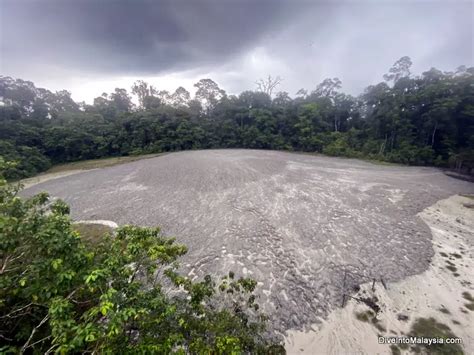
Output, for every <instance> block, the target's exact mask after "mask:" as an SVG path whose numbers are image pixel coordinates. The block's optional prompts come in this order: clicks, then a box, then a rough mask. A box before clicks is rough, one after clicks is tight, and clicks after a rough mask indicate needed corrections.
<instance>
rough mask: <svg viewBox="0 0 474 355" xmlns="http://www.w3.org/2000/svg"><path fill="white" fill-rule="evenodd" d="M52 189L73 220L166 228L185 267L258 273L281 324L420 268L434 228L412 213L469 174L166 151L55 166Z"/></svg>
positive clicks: (253, 153)
mask: <svg viewBox="0 0 474 355" xmlns="http://www.w3.org/2000/svg"><path fill="white" fill-rule="evenodd" d="M39 191H48V192H49V193H50V194H51V195H52V196H54V197H59V198H62V199H64V200H65V201H66V202H67V203H69V204H70V205H71V211H72V216H73V218H74V219H75V220H94V219H100V220H112V221H115V222H117V223H118V224H138V225H148V226H155V225H159V226H161V227H162V228H163V231H164V233H165V234H166V235H171V236H176V237H177V239H178V241H180V242H183V243H186V244H187V245H188V247H189V253H188V255H187V256H186V257H185V258H184V260H183V263H182V265H183V271H184V272H185V273H187V274H188V275H189V276H190V277H191V278H198V277H202V276H204V275H205V274H207V273H211V274H223V273H226V272H227V271H229V270H233V271H234V272H235V273H236V274H237V275H242V276H251V277H253V278H254V279H256V280H258V281H259V288H258V289H259V293H260V295H261V299H260V304H261V306H263V308H264V310H265V311H266V312H267V313H268V314H269V315H270V316H271V320H272V326H273V329H275V330H276V331H278V332H281V333H283V332H284V331H285V330H287V329H290V328H293V329H294V328H296V329H302V328H304V327H305V326H308V325H310V324H313V323H316V322H318V321H320V320H321V319H323V318H326V316H327V314H328V312H329V310H330V309H331V308H333V307H334V306H337V304H338V303H340V300H341V293H342V292H343V291H342V287H343V285H342V284H343V278H344V276H343V275H344V274H346V280H345V284H346V285H345V288H346V289H347V287H348V286H350V285H356V284H360V283H364V282H367V281H369V280H371V279H372V278H373V277H377V278H380V277H382V278H384V279H385V280H386V281H387V282H390V281H397V280H401V279H403V278H405V277H407V276H409V275H414V274H418V273H420V272H422V271H424V270H426V269H427V267H428V265H429V261H430V259H431V257H432V256H433V254H434V251H433V248H432V243H431V234H430V230H429V228H428V227H427V226H426V224H425V223H424V222H423V221H422V220H421V219H420V218H419V217H418V216H416V214H417V213H418V212H421V211H422V210H423V209H424V208H426V207H428V206H430V205H433V204H434V203H435V202H436V201H438V200H440V199H443V198H446V197H448V196H451V195H453V194H457V193H474V185H473V184H472V183H469V182H465V181H460V180H456V179H454V178H451V177H448V176H446V175H444V174H443V173H442V172H441V171H439V170H437V169H434V168H419V167H403V166H392V165H377V164H372V163H368V162H364V161H359V160H353V159H340V158H329V157H323V156H314V155H303V154H293V153H285V152H275V151H259V150H205V151H188V152H180V153H173V154H169V155H165V156H161V157H157V158H152V159H147V160H141V161H136V162H133V163H128V164H123V165H118V166H113V167H109V168H104V169H97V170H91V171H87V172H83V173H78V174H74V175H70V176H66V177H61V178H57V179H55V180H50V181H47V182H44V183H40V184H37V185H35V186H32V187H30V188H28V189H26V190H25V191H24V193H25V194H32V193H36V192H39Z"/></svg>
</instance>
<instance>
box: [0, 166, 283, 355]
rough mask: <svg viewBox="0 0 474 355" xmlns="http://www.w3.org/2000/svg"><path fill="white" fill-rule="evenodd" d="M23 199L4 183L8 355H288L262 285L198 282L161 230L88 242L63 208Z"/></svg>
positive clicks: (0, 223) (1, 214)
mask: <svg viewBox="0 0 474 355" xmlns="http://www.w3.org/2000/svg"><path fill="white" fill-rule="evenodd" d="M7 165H9V164H5V162H4V161H3V160H0V169H1V170H4V169H5V168H6V167H7ZM17 192H18V187H14V186H12V185H7V184H6V182H5V180H4V179H3V178H0V267H1V269H0V285H1V287H0V301H1V302H0V319H1V320H2V321H1V322H0V336H1V338H2V345H0V351H1V352H2V353H4V352H6V353H8V352H12V353H17V352H32V353H46V352H58V353H64V352H78V353H84V352H98V353H170V352H182V353H240V352H245V353H254V352H256V353H269V352H270V353H282V352H283V350H282V348H281V346H279V345H278V344H275V343H272V342H271V341H269V340H267V338H265V337H263V331H264V321H265V318H264V316H263V315H262V314H261V313H260V312H259V308H258V304H257V303H256V297H255V295H254V294H253V291H254V290H255V287H256V284H257V283H256V281H254V280H251V279H246V278H239V279H237V278H235V276H234V274H233V273H229V274H228V275H226V276H224V277H223V278H222V279H221V281H220V282H219V283H216V282H215V281H214V280H213V279H212V278H211V277H210V276H206V277H205V278H204V280H202V281H199V282H192V281H190V280H189V279H188V278H187V277H183V276H181V275H180V274H179V273H178V272H177V263H176V261H177V260H178V258H179V257H180V256H182V255H183V254H185V253H186V250H187V249H186V247H185V246H184V245H181V244H177V243H175V241H174V239H172V238H166V237H163V236H162V235H161V233H160V230H159V228H141V227H135V226H124V227H122V228H120V229H118V230H117V231H116V233H115V236H114V237H113V238H111V237H109V236H104V237H103V238H102V239H99V240H96V239H92V240H88V241H86V240H84V239H82V238H81V236H80V235H79V234H78V233H77V232H76V231H74V228H73V225H72V224H71V220H70V218H69V215H68V213H69V208H68V206H67V205H66V204H65V203H64V202H62V201H55V202H53V203H50V202H49V197H48V196H47V194H45V193H42V194H39V195H36V196H34V197H32V198H29V199H26V200H23V199H21V198H19V197H18V196H17Z"/></svg>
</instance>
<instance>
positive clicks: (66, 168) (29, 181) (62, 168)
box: [20, 153, 168, 188]
mask: <svg viewBox="0 0 474 355" xmlns="http://www.w3.org/2000/svg"><path fill="white" fill-rule="evenodd" d="M165 154H168V153H156V154H144V155H129V156H124V157H113V158H102V159H92V160H81V161H75V162H71V163H66V164H59V165H55V166H53V167H52V168H50V169H49V170H46V171H44V172H42V173H40V174H38V175H35V176H33V177H29V178H26V179H22V180H21V181H20V183H22V184H23V185H24V186H25V187H26V188H27V187H30V186H33V185H36V184H38V183H41V182H45V181H48V180H50V179H54V178H56V177H60V176H62V174H69V173H72V174H74V172H78V171H81V170H91V169H98V168H106V167H109V166H114V165H119V164H125V163H131V162H134V161H137V160H142V159H149V158H154V157H158V156H161V155H165Z"/></svg>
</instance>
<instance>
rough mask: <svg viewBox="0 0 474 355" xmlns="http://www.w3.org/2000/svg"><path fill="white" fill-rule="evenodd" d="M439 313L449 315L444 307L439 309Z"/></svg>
mask: <svg viewBox="0 0 474 355" xmlns="http://www.w3.org/2000/svg"><path fill="white" fill-rule="evenodd" d="M439 311H440V312H441V313H444V314H451V312H450V311H449V310H448V309H447V308H446V307H441V308H440V309H439Z"/></svg>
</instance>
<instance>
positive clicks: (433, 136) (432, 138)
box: [431, 121, 438, 148]
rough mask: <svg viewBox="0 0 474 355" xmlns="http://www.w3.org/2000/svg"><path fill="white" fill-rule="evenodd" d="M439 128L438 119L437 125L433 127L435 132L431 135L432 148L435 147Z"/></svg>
mask: <svg viewBox="0 0 474 355" xmlns="http://www.w3.org/2000/svg"><path fill="white" fill-rule="evenodd" d="M437 129H438V122H437V121H436V122H435V126H434V128H433V134H432V135H431V148H433V146H434V139H435V134H436V130H437Z"/></svg>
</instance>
